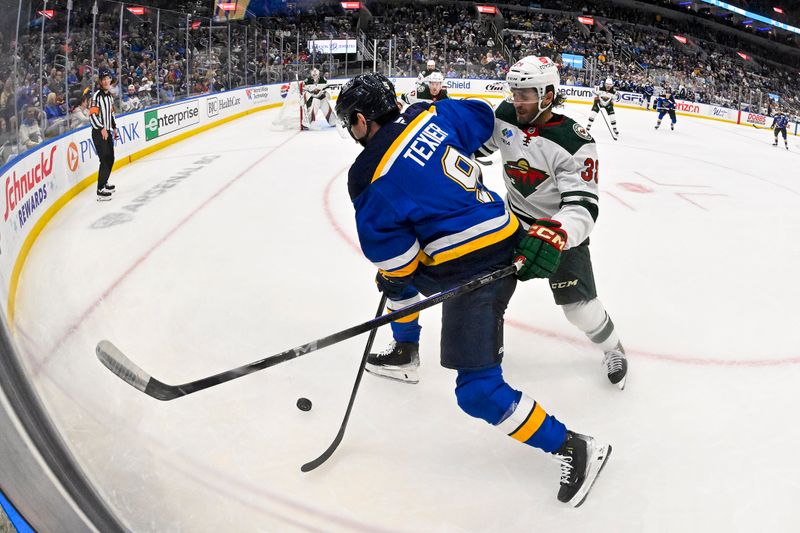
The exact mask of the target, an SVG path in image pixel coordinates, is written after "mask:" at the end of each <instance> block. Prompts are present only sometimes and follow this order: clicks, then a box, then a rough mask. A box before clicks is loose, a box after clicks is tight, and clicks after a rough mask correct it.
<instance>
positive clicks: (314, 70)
mask: <svg viewBox="0 0 800 533" xmlns="http://www.w3.org/2000/svg"><path fill="white" fill-rule="evenodd" d="M311 78H312V79H313V80H318V79H319V69H318V68H312V69H311Z"/></svg>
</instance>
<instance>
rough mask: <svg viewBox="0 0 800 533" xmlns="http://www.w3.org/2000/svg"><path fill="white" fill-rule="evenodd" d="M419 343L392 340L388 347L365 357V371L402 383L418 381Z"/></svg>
mask: <svg viewBox="0 0 800 533" xmlns="http://www.w3.org/2000/svg"><path fill="white" fill-rule="evenodd" d="M418 368H419V343H416V342H396V341H392V343H391V344H390V345H389V347H388V348H386V349H385V350H384V351H382V352H379V353H371V354H369V356H368V357H367V365H366V367H365V369H366V371H367V372H369V373H370V374H374V375H376V376H381V377H384V378H388V379H393V380H395V381H402V382H404V383H412V384H413V383H418V382H419V374H418V373H417V369H418Z"/></svg>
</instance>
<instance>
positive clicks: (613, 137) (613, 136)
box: [600, 110, 617, 141]
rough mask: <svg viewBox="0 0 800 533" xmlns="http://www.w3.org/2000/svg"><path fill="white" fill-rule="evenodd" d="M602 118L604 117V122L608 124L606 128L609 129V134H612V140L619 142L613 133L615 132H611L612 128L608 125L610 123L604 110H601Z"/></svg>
mask: <svg viewBox="0 0 800 533" xmlns="http://www.w3.org/2000/svg"><path fill="white" fill-rule="evenodd" d="M600 116H601V117H603V122H605V123H606V128H608V133H610V134H611V138H612V139H614V140H615V141H616V140H617V136H616V135H614V132H613V131H611V126H610V125H609V124H608V121H607V120H606V115H605V113H604V112H603V110H600Z"/></svg>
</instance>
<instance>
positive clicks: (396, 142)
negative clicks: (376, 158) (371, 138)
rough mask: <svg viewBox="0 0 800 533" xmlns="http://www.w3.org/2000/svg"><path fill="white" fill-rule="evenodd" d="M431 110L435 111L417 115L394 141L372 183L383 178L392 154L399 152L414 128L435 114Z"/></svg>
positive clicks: (373, 175) (384, 155)
mask: <svg viewBox="0 0 800 533" xmlns="http://www.w3.org/2000/svg"><path fill="white" fill-rule="evenodd" d="M431 109H433V107H431V108H430V109H427V110H425V111H423V112H422V113H420V114H419V115H417V118H415V119H414V120H412V121H411V123H410V124H409V125H408V126H406V128H405V129H404V130H403V131H402V132H401V133H400V135H398V136H397V139H395V140H394V142H393V143H392V144H391V146H389V149H388V150H386V153H385V154H383V157H382V158H381V162H380V163H378V167H377V168H376V169H375V172H374V173H373V174H372V181H375V180H376V179H378V178H380V177H381V174H382V173H383V167H385V166H386V164H387V163H388V162H389V159H391V158H392V154H394V153H395V151H396V150H397V148H398V147H399V146H400V145H401V144H403V140H404V139H405V138H406V137H408V135H409V134H410V133H411V132H412V131H413V130H414V128H415V127H416V126H417V124H419V123H420V122H421V121H422V120H425V119H428V118H430V116H431V115H433V112H432V111H431ZM370 183H371V182H370Z"/></svg>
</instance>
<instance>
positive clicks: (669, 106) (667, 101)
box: [656, 95, 675, 111]
mask: <svg viewBox="0 0 800 533" xmlns="http://www.w3.org/2000/svg"><path fill="white" fill-rule="evenodd" d="M656 107H657V108H660V109H666V110H667V111H672V110H674V109H675V97H674V96H673V95H669V97H667V96H659V97H658V102H657V103H656Z"/></svg>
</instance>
